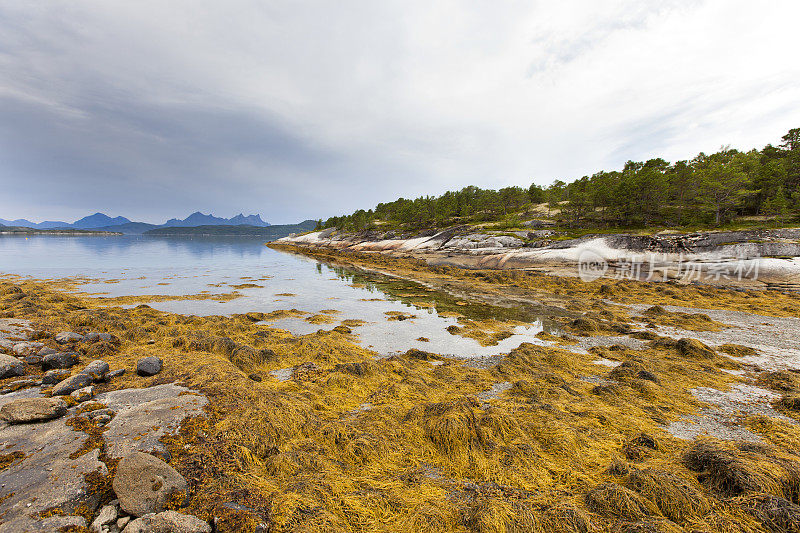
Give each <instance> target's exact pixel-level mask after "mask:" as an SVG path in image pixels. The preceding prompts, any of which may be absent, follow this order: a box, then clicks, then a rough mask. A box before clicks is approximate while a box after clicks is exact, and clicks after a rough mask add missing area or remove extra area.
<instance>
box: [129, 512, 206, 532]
mask: <svg viewBox="0 0 800 533" xmlns="http://www.w3.org/2000/svg"><path fill="white" fill-rule="evenodd" d="M124 533H211V526H210V525H209V524H208V522H204V521H202V520H200V519H199V518H197V517H196V516H192V515H188V514H182V513H179V512H177V511H164V512H163V513H158V514H153V513H150V514H147V515H144V516H142V517H141V518H137V519H136V520H133V521H132V522H130V523H128V527H126V528H125V531H124Z"/></svg>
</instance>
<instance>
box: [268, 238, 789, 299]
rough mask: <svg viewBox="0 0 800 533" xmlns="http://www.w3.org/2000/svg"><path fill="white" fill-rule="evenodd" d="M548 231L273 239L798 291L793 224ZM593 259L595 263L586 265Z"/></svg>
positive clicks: (474, 264)
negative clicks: (570, 235) (565, 235)
mask: <svg viewBox="0 0 800 533" xmlns="http://www.w3.org/2000/svg"><path fill="white" fill-rule="evenodd" d="M509 233H510V234H509ZM523 233H525V237H524V238H523V237H522V235H521V234H523ZM552 233H553V232H552V231H550V230H534V231H529V232H502V233H497V232H495V233H485V232H483V233H482V232H481V231H480V230H479V228H473V227H464V226H459V227H455V228H450V229H446V230H443V231H439V232H433V231H428V232H424V233H423V234H421V235H408V236H396V235H395V234H394V233H393V232H383V233H382V232H376V231H371V232H361V233H346V232H337V231H335V230H333V229H327V230H322V231H317V232H311V233H307V234H304V235H298V236H289V237H284V238H282V239H278V240H276V241H273V243H274V244H275V245H278V246H280V245H293V246H298V247H302V248H307V249H330V250H342V251H350V252H365V253H377V254H384V255H388V256H392V257H411V258H417V259H421V260H424V261H425V262H426V263H428V264H430V265H432V266H452V267H457V268H463V269H487V270H537V271H540V272H543V273H548V274H553V275H557V276H567V277H578V276H581V277H585V278H586V279H597V277H601V278H602V279H615V278H616V279H637V280H646V279H647V278H648V276H649V278H650V279H659V280H671V281H679V282H686V283H689V282H696V283H704V284H709V285H717V286H734V287H744V288H770V289H777V290H800V229H798V228H789V229H777V230H747V231H721V232H714V231H706V232H695V233H691V234H685V235H683V234H680V235H675V234H657V235H653V236H641V235H633V234H624V233H620V234H589V235H586V236H583V237H580V238H576V239H566V240H552V239H550V238H549V237H550V236H552ZM595 264H596V265H597V266H598V267H599V268H600V269H601V270H594V271H593V270H591V269H592V268H594V267H595Z"/></svg>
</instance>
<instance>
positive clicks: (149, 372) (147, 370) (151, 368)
mask: <svg viewBox="0 0 800 533" xmlns="http://www.w3.org/2000/svg"><path fill="white" fill-rule="evenodd" d="M163 366H164V363H163V362H162V361H161V358H160V357H156V356H154V355H151V356H150V357H142V358H141V359H139V360H138V361H137V362H136V373H137V374H139V375H140V376H155V375H156V374H158V373H159V372H161V369H162V368H163Z"/></svg>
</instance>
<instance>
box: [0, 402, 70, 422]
mask: <svg viewBox="0 0 800 533" xmlns="http://www.w3.org/2000/svg"><path fill="white" fill-rule="evenodd" d="M66 412H67V402H65V401H64V400H62V399H60V398H20V399H18V400H12V401H10V402H8V403H7V404H5V405H3V407H0V418H1V419H3V420H5V421H6V422H8V423H9V424H28V423H30V422H41V421H42V420H51V419H53V418H58V417H60V416H64V415H65V414H66Z"/></svg>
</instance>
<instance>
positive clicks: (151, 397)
mask: <svg viewBox="0 0 800 533" xmlns="http://www.w3.org/2000/svg"><path fill="white" fill-rule="evenodd" d="M193 392H194V391H192V390H191V389H188V388H186V387H181V386H179V385H175V384H174V383H165V384H163V385H156V386H155V387H148V388H146V389H120V390H115V391H110V392H106V393H103V394H98V395H97V397H96V398H95V400H97V401H98V402H101V403H103V404H105V405H107V406H108V407H109V408H110V409H113V410H114V411H115V412H116V415H115V416H114V419H113V420H112V421H111V422H109V424H108V426H107V429H106V431H105V432H104V433H103V436H104V437H105V440H106V443H107V449H106V453H107V454H108V455H109V456H110V457H125V456H126V455H128V454H129V453H130V452H132V451H140V452H153V453H157V454H158V455H160V456H163V457H167V456H168V454H167V450H166V448H165V446H164V444H163V443H162V442H161V441H160V440H159V439H161V437H163V436H164V435H167V434H170V433H174V432H176V431H177V430H178V428H179V427H180V424H181V422H182V421H183V419H184V418H186V417H187V416H197V415H202V414H203V406H204V405H206V404H207V403H208V400H207V399H206V397H205V396H202V395H199V394H192V393H193ZM131 435H136V436H137V439H136V440H134V439H132V438H131V437H130V436H131Z"/></svg>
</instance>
